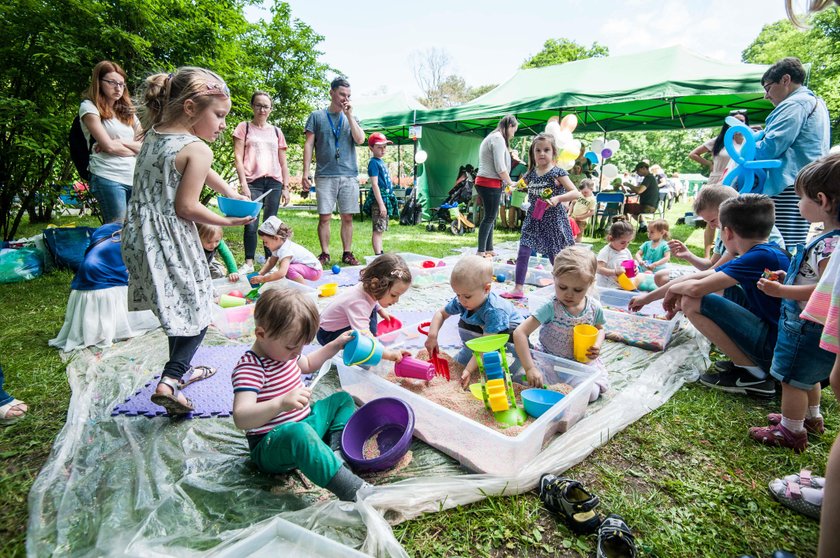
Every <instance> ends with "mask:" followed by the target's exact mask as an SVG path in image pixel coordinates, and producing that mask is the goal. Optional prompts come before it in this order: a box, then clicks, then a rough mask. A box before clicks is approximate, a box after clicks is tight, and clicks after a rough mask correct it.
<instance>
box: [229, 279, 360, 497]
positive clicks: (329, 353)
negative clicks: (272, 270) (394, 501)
mask: <svg viewBox="0 0 840 558" xmlns="http://www.w3.org/2000/svg"><path fill="white" fill-rule="evenodd" d="M254 324H255V326H256V327H255V329H254V335H255V336H256V338H257V339H256V341H254V344H253V346H252V347H251V350H250V351H246V352H245V354H244V355H242V358H240V359H239V363H237V365H236V367H235V368H234V370H233V374H232V376H231V382H232V383H233V422H234V423H235V424H236V427H237V428H241V429H242V430H245V431H246V435H247V438H248V447H249V449H250V454H251V460H252V461H253V462H254V464H255V465H256V466H257V468H258V469H259V470H260V471H263V472H265V473H269V474H278V473H285V472H287V471H291V470H292V469H300V471H301V472H302V473H303V474H304V475H306V477H307V478H309V479H310V480H311V481H312V482H314V483H315V484H317V485H318V486H321V487H323V488H326V489H327V490H329V491H330V492H332V493H333V494H335V495H336V496H338V498H339V499H340V500H345V501H354V500H357V499H358V497H359V490H360V489H361V488H362V487H364V486H365V482H364V481H362V479H360V478H359V477H357V476H356V475H354V474H353V473H352V472H351V471H350V469H348V468H347V467H346V466H345V465H343V464H342V462H341V460H340V459H339V458H338V456H337V455H336V454H335V453H333V452H334V450H339V449H340V444H341V433H342V431H343V430H344V426H345V425H346V424H347V421H348V420H349V419H350V416H351V415H352V414H353V411H355V409H356V406H355V404H354V403H353V398H352V397H350V395H349V394H348V393H346V392H343V391H339V392H337V393H334V394H332V395H330V396H329V397H327V398H325V399H320V400H318V401H315V402H313V403H310V400H311V397H312V392H311V391H310V390H309V389H308V388H306V387H304V385H303V382H302V381H301V379H300V376H301V374H309V373H312V372H315V371H317V370H318V369H319V368H320V367H321V365H323V364H324V363H325V362H326V361H327V360H329V359H330V358H331V357H333V356H334V355H335V354H336V353H337V352H338V351H339V349H341V348H342V347H343V346H344V345H346V344H347V342H348V341H349V340H350V334H349V333H348V334H344V335H341V336H339V337H337V338H336V339H334V340H333V341H332V342H331V343H329V344H328V345H326V346H325V347H321V348H320V349H318V350H316V351H314V352H312V353H309V354H308V355H301V349H302V348H303V346H304V345H305V344H307V343H309V342H310V341H312V338H313V337H315V330H316V329H317V328H318V309H317V308H316V307H315V303H314V302H312V300H310V299H309V298H308V297H307V296H306V295H304V294H303V293H301V292H300V291H296V290H292V289H270V290H268V291H266V292H264V293H263V294H262V295H261V296H260V298H259V299H258V300H257V304H256V307H255V308H254ZM325 439H326V440H328V442H325Z"/></svg>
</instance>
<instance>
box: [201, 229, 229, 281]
mask: <svg viewBox="0 0 840 558" xmlns="http://www.w3.org/2000/svg"><path fill="white" fill-rule="evenodd" d="M195 227H196V228H197V229H198V238H199V239H200V240H201V247H202V248H204V257H205V258H207V265H208V266H209V267H210V277H211V278H213V279H221V278H222V277H227V278H228V281H230V282H231V283H236V282H237V281H239V272H238V270H237V268H236V260H235V259H233V254H232V253H231V251H230V249H229V248H228V247H227V244H225V241H224V240H223V239H222V236H223V235H224V232H223V231H222V227H220V226H218V225H207V224H205V223H196V224H195ZM216 252H218V253H219V255H220V256H221V257H222V262H224V264H222V263H221V262H218V261H216Z"/></svg>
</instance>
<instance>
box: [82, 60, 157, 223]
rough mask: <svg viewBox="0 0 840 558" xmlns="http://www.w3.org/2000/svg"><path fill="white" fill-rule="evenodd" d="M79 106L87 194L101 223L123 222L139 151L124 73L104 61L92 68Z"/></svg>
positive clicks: (136, 122) (137, 127) (137, 126)
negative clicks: (85, 149) (93, 200)
mask: <svg viewBox="0 0 840 558" xmlns="http://www.w3.org/2000/svg"><path fill="white" fill-rule="evenodd" d="M84 99H85V100H84V101H82V104H81V105H80V106H79V119H80V121H81V125H82V132H84V134H85V138H86V139H87V141H88V145H89V146H90V164H89V167H88V169H89V170H90V174H91V177H90V191H91V192H92V193H93V196H94V197H95V198H96V201H97V202H99V211H100V212H101V213H102V222H103V223H113V222H114V221H118V220H121V219H125V212H126V206H127V205H128V200H129V198H130V197H131V185H132V182H133V181H134V161H135V157H136V156H137V153H139V151H140V143H141V142H140V136H141V131H142V130H141V128H140V120H138V118H137V116H136V115H135V114H134V112H135V111H134V105H133V103H132V102H131V95H130V94H129V92H128V87H127V85H126V75H125V71H124V70H123V69H122V68H121V67H120V66H119V64H117V63H115V62H111V61H109V60H103V61H102V62H100V63H99V64H97V65H96V66H94V67H93V76H92V79H91V82H90V87H88V89H87V91H86V92H85V95H84Z"/></svg>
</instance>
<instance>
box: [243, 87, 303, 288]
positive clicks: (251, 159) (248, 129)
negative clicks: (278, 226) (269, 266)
mask: <svg viewBox="0 0 840 558" xmlns="http://www.w3.org/2000/svg"><path fill="white" fill-rule="evenodd" d="M271 108H272V106H271V97H269V96H268V93H265V92H263V91H256V92H254V94H253V95H251V109H252V110H253V111H254V117H253V118H252V119H251V121H250V122H240V123H239V125H238V126H237V127H236V130H234V132H233V154H234V157H235V159H236V174H237V176H238V177H239V187H240V188H242V194H243V195H246V196H250V197H251V199H252V200H253V199H256V198H258V197H259V196H261V195H262V194H264V193H265V192H271V193H270V194H269V195H268V196H266V197H265V198H263V218H262V220H263V221H265V220H266V219H268V218H269V217H271V216H272V215H277V210H278V209H279V208H280V200H281V197H282V200H283V205H284V206H285V205H288V203H289V200H290V199H291V197H290V195H289V166H288V165H287V164H286V148H287V145H286V138H285V137H283V131H282V130H280V128H279V127H278V126H272V125H271V124H269V123H268V115H269V113H270V112H271ZM259 226H260V221H259V220H255V221H251V222H250V223H249V224H247V225H245V234H244V237H243V243H244V244H245V266H244V267H243V268H242V271H243V272H244V273H250V272H252V271H254V253H255V252H256V250H257V229H258V228H259ZM269 255H270V254H269V252H268V250H266V254H265V256H266V258H268V257H269Z"/></svg>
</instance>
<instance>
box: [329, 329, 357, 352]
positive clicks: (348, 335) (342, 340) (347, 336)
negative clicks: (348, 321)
mask: <svg viewBox="0 0 840 558" xmlns="http://www.w3.org/2000/svg"><path fill="white" fill-rule="evenodd" d="M351 339H353V332H352V331H345V332H344V333H342V334H341V335H339V336H338V337H336V338H335V339H333V340H332V341H330V343H335V348H336V351H338V349H340V348H342V347H343V346H344V345H346V344H347V343H349V342H350V340H351Z"/></svg>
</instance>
